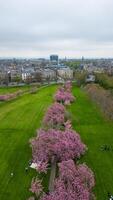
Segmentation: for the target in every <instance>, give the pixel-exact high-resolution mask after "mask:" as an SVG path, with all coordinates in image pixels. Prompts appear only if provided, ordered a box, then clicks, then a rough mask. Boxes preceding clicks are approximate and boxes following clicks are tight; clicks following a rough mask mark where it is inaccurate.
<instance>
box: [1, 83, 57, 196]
mask: <svg viewBox="0 0 113 200" xmlns="http://www.w3.org/2000/svg"><path fill="white" fill-rule="evenodd" d="M55 90H56V86H51V87H48V88H43V89H40V91H38V93H37V94H27V95H24V96H22V97H19V98H18V99H16V100H13V101H10V102H6V103H2V104H1V105H0V200H26V199H27V197H28V196H29V187H30V183H31V179H32V177H33V176H34V174H35V171H34V170H30V171H28V172H25V167H26V166H27V165H28V161H29V160H30V159H31V149H30V147H29V139H30V138H31V137H33V136H34V135H35V132H36V129H37V128H38V127H40V126H41V123H42V117H43V115H44V113H45V111H46V109H47V107H48V106H49V105H50V104H51V102H52V96H53V93H54V92H55ZM11 172H13V173H14V176H13V178H11V176H10V174H11Z"/></svg>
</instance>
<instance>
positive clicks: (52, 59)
mask: <svg viewBox="0 0 113 200" xmlns="http://www.w3.org/2000/svg"><path fill="white" fill-rule="evenodd" d="M50 62H51V63H52V64H53V65H58V55H50Z"/></svg>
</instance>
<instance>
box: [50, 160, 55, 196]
mask: <svg viewBox="0 0 113 200" xmlns="http://www.w3.org/2000/svg"><path fill="white" fill-rule="evenodd" d="M55 176H56V160H55V159H54V160H53V162H52V163H51V174H50V179H49V192H53V191H54V180H55Z"/></svg>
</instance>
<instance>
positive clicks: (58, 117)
mask: <svg viewBox="0 0 113 200" xmlns="http://www.w3.org/2000/svg"><path fill="white" fill-rule="evenodd" d="M64 121H65V108H64V106H63V105H62V104H60V103H54V104H53V105H52V106H50V107H49V109H48V110H47V113H46V115H45V117H44V124H45V125H46V126H49V127H54V128H56V127H57V126H62V125H63V123H64Z"/></svg>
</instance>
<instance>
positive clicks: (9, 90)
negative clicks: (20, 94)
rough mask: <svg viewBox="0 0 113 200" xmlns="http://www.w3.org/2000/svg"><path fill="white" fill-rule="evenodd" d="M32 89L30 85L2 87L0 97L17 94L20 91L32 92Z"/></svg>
mask: <svg viewBox="0 0 113 200" xmlns="http://www.w3.org/2000/svg"><path fill="white" fill-rule="evenodd" d="M30 88H32V86H30V85H25V86H15V87H8V86H5V87H0V95H2V94H9V93H14V92H17V91H20V90H22V91H28V90H30Z"/></svg>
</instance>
